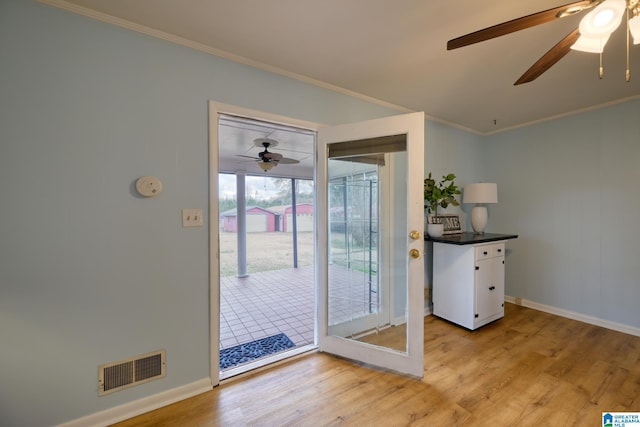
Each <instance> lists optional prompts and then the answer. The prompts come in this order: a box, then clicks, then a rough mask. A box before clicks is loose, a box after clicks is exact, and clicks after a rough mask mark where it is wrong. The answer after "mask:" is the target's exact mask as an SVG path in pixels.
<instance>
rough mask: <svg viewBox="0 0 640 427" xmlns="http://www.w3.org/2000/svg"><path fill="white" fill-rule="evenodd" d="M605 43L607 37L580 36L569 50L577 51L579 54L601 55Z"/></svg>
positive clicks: (607, 39)
mask: <svg viewBox="0 0 640 427" xmlns="http://www.w3.org/2000/svg"><path fill="white" fill-rule="evenodd" d="M607 41H609V35H607V36H605V37H587V36H580V37H578V40H576V42H575V43H574V44H573V45H572V46H571V49H573V50H579V51H580V52H589V53H602V51H603V50H604V46H605V45H606V44H607Z"/></svg>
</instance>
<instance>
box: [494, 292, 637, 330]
mask: <svg viewBox="0 0 640 427" xmlns="http://www.w3.org/2000/svg"><path fill="white" fill-rule="evenodd" d="M504 300H505V301H506V302H510V303H512V304H516V305H521V306H523V307H528V308H532V309H534V310H538V311H544V312H545V313H551V314H555V315H557V316H561V317H566V318H568V319H573V320H578V321H580V322H584V323H588V324H590V325H595V326H601V327H603V328H607V329H611V330H614V331H618V332H624V333H625V334H629V335H635V336H637V337H640V328H637V327H635V326H629V325H624V324H622V323H616V322H612V321H610V320H605V319H600V318H598V317H593V316H587V315H586V314H581V313H577V312H575V311H570V310H565V309H562V308H557V307H553V306H550V305H545V304H540V303H537V302H534V301H529V300H527V299H524V298H516V297H512V296H508V295H505V296H504Z"/></svg>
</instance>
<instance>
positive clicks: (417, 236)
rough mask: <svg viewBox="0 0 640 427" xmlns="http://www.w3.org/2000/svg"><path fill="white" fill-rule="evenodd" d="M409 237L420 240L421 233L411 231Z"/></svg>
mask: <svg viewBox="0 0 640 427" xmlns="http://www.w3.org/2000/svg"><path fill="white" fill-rule="evenodd" d="M409 237H411V238H412V239H413V240H418V239H419V238H420V232H419V231H418V230H411V233H409Z"/></svg>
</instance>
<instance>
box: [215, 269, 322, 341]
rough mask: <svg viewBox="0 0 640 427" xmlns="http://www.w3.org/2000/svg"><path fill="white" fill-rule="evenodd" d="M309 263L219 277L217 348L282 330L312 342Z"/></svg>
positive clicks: (312, 321) (311, 296)
mask: <svg viewBox="0 0 640 427" xmlns="http://www.w3.org/2000/svg"><path fill="white" fill-rule="evenodd" d="M313 281H314V274H313V266H306V267H298V268H290V269H285V270H274V271H265V272H260V273H252V274H251V275H249V276H248V277H244V278H238V277H235V276H230V277H221V278H220V314H221V317H220V348H221V349H225V348H229V347H233V346H235V345H238V344H244V343H248V342H250V341H253V340H257V339H260V338H266V337H268V336H272V335H276V334H278V333H281V332H282V333H285V334H287V336H288V337H289V339H291V341H293V343H294V344H295V345H296V346H301V345H307V344H313V342H314V322H315V319H314V316H315V307H314V304H315V302H314V301H315V298H314V293H315V290H314V284H313Z"/></svg>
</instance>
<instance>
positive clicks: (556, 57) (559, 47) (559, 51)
mask: <svg viewBox="0 0 640 427" xmlns="http://www.w3.org/2000/svg"><path fill="white" fill-rule="evenodd" d="M579 37H580V32H579V31H578V29H577V28H576V29H575V30H573V31H572V32H570V33H569V34H568V35H567V36H566V37H565V38H563V39H562V40H560V41H559V42H558V43H557V44H556V45H555V46H554V47H552V48H551V49H549V51H548V52H547V53H545V54H544V55H542V57H541V58H540V59H538V60H537V61H536V63H535V64H533V65H532V66H531V67H530V68H529V69H528V70H527V71H526V72H525V73H524V74H523V75H522V76H521V77H520V78H519V79H518V81H516V82H515V83H514V86H517V85H521V84H523V83H529V82H532V81H534V80H535V79H537V78H538V77H540V76H541V75H542V74H543V73H544V72H545V71H547V70H548V69H549V68H551V67H552V66H553V65H554V64H555V63H556V62H558V61H560V60H561V59H562V58H564V56H565V55H566V54H567V53H569V51H570V50H571V46H572V45H573V44H574V43H575V42H576V40H578V38H579Z"/></svg>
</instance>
